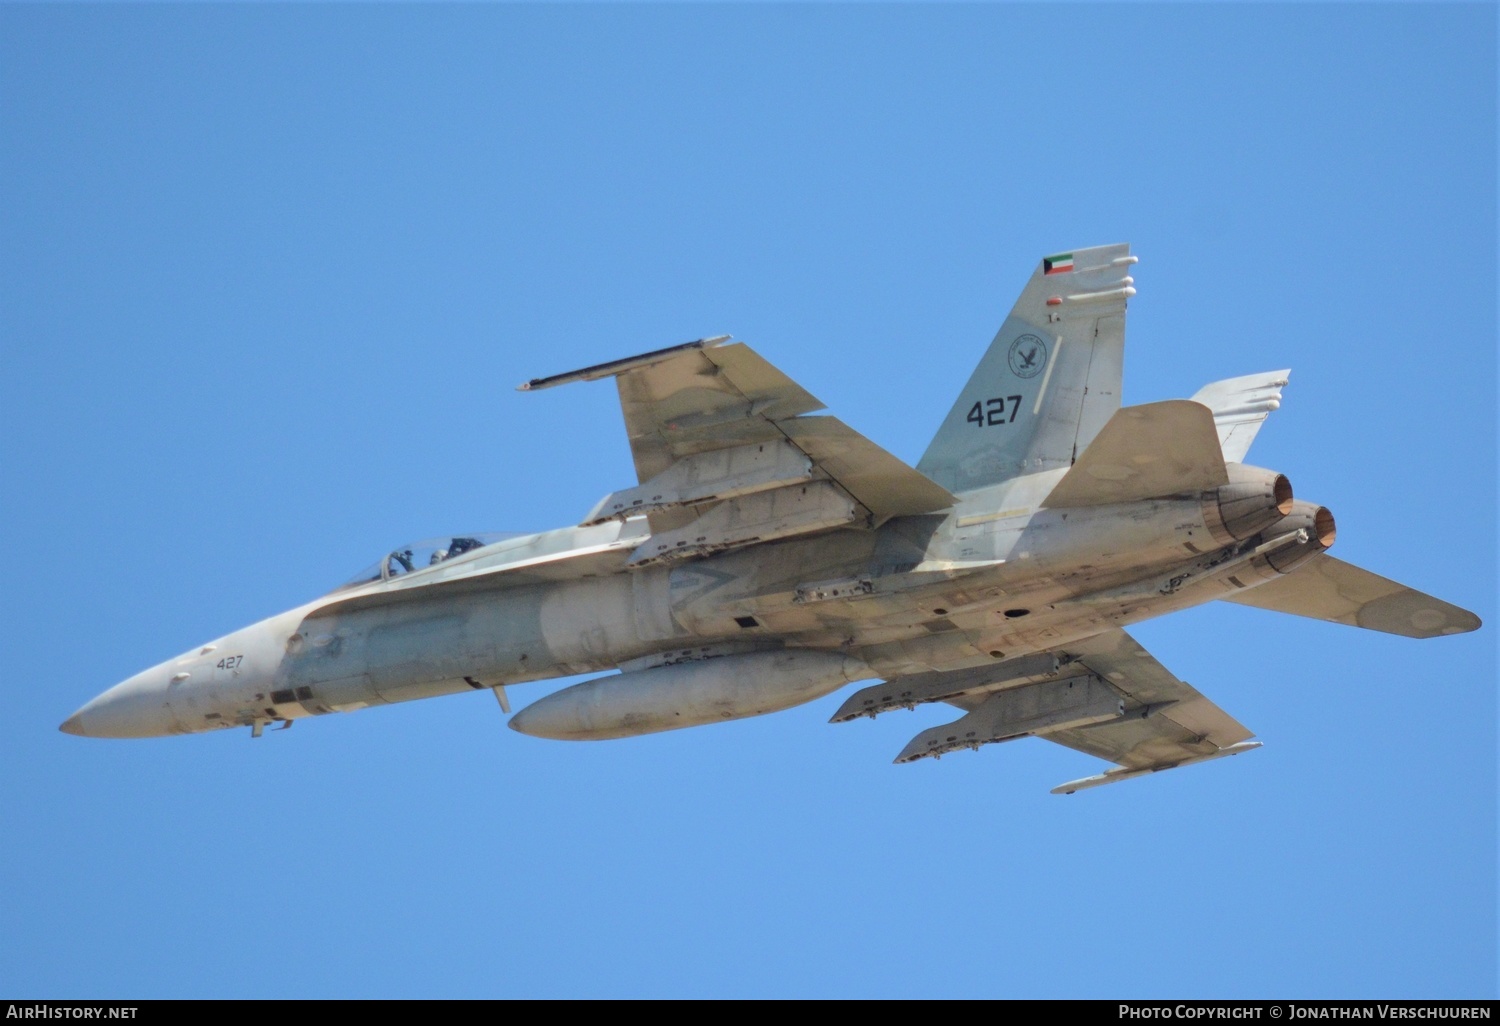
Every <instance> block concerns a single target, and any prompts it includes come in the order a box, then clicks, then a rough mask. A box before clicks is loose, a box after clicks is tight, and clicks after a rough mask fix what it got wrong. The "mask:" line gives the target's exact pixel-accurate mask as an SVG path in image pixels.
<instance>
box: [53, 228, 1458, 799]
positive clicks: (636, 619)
mask: <svg viewBox="0 0 1500 1026" xmlns="http://www.w3.org/2000/svg"><path fill="white" fill-rule="evenodd" d="M1135 262H1136V257H1133V256H1131V255H1130V251H1129V247H1128V246H1126V245H1114V246H1100V247H1097V248H1093V249H1081V250H1075V251H1073V252H1072V253H1065V254H1060V255H1057V256H1052V257H1048V258H1046V259H1045V260H1043V261H1042V262H1041V264H1040V266H1038V267H1037V268H1036V270H1035V272H1034V273H1033V274H1032V276H1031V280H1030V281H1029V282H1028V283H1027V285H1026V288H1025V290H1024V291H1023V292H1022V293H1021V297H1020V299H1019V300H1017V302H1016V305H1015V308H1014V309H1013V310H1012V311H1011V313H1010V316H1009V317H1007V318H1006V320H1005V323H1004V324H1003V325H1002V326H1001V328H1000V332H999V334H997V335H996V336H995V339H994V341H993V342H992V343H991V344H990V347H989V350H988V351H987V352H986V353H985V354H984V358H983V359H982V360H981V361H980V362H979V366H978V368H977V369H976V370H975V371H974V374H973V376H972V377H971V378H970V379H969V382H968V384H967V385H965V386H964V389H963V391H962V392H961V393H960V394H959V397H958V402H957V403H955V404H954V406H953V409H952V410H951V411H949V413H948V416H947V418H946V419H945V420H944V421H943V424H942V427H941V428H940V429H939V430H938V433H937V436H936V437H935V438H934V439H933V441H932V444H931V445H930V446H929V447H928V449H927V452H926V453H925V454H924V455H923V456H922V459H921V461H920V462H919V463H918V464H917V465H916V467H915V468H913V467H910V466H907V465H906V464H905V463H902V462H901V461H900V460H898V459H897V458H896V457H894V456H892V455H891V454H890V453H888V452H886V451H885V450H884V449H882V448H880V447H879V446H878V445H876V444H875V443H873V442H871V441H870V440H869V439H867V438H865V437H864V436H863V435H861V434H859V433H858V432H856V431H854V430H853V429H852V428H850V427H849V426H848V425H847V424H845V423H844V422H843V421H841V420H838V419H836V418H834V417H829V416H814V415H813V414H814V412H815V411H817V410H820V409H822V408H823V404H822V403H820V402H818V400H817V399H814V398H813V397H812V396H811V395H810V394H808V393H807V392H806V391H804V390H803V389H802V388H801V387H800V386H798V385H797V384H796V383H795V382H793V381H792V380H791V379H790V378H788V377H787V376H786V375H784V374H782V373H781V372H780V371H778V370H777V369H776V368H775V367H773V366H771V365H770V364H769V363H767V362H766V361H765V360H764V359H762V358H761V357H760V356H759V355H758V354H757V353H756V352H755V351H754V350H752V349H751V348H750V347H748V346H746V345H744V344H742V343H733V342H731V341H730V340H729V338H728V337H727V336H726V337H720V338H706V339H701V340H699V341H697V342H689V343H687V344H686V345H679V346H674V347H671V348H668V349H661V350H657V351H655V352H650V353H644V354H642V355H640V356H633V357H629V358H627V359H623V360H616V361H614V362H612V363H605V364H600V365H598V366H595V367H588V368H585V369H583V370H578V371H573V372H571V373H567V374H558V375H555V376H553V377H548V378H539V379H536V380H533V381H529V382H527V383H526V384H524V385H522V386H521V389H522V390H534V389H540V388H550V387H552V386H554V385H563V384H567V383H569V382H575V381H593V380H597V379H600V378H613V379H614V380H615V386H616V388H617V389H618V390H619V394H620V404H621V406H622V407H623V409H624V414H625V430H626V432H627V433H628V434H629V436H630V448H631V452H632V454H633V456H634V460H635V470H636V475H637V477H638V478H639V482H640V483H639V484H636V485H634V486H633V487H629V488H625V489H623V490H620V491H616V492H611V493H610V494H609V495H606V496H605V497H604V498H603V499H601V500H600V501H599V503H598V505H596V506H595V507H594V508H593V509H592V510H590V511H589V512H588V514H587V515H586V516H584V517H583V520H582V522H581V523H580V524H579V525H578V526H576V527H565V528H561V529H559V530H555V531H547V532H544V533H542V534H531V535H472V536H459V537H447V538H444V539H442V540H441V541H438V542H434V543H428V544H425V545H409V546H402V547H401V548H399V549H396V550H395V551H393V552H391V553H390V554H388V555H386V556H385V557H384V558H382V559H381V560H380V561H379V562H378V563H376V564H375V565H374V566H372V567H370V568H369V569H368V570H366V571H365V572H364V573H362V574H360V575H358V576H357V577H356V578H355V579H354V580H352V581H350V582H349V583H348V584H346V585H344V586H343V587H342V588H339V589H337V590H335V591H333V592H332V593H330V594H328V595H325V596H324V597H322V598H320V599H318V600H316V601H314V602H310V603H308V604H307V605H304V606H301V607H299V608H297V609H293V610H290V611H289V612H286V613H282V614H281V615H279V616H273V617H271V618H270V619H268V620H263V621H262V622H260V623H257V624H255V625H253V626H250V627H246V628H244V629H243V630H239V631H235V632H234V633H232V634H229V635H226V636H225V637H222V638H219V639H217V640H216V641H213V642H210V643H209V644H206V645H203V646H202V647H200V648H195V649H193V650H192V651H190V652H188V653H186V654H184V655H182V656H179V657H177V658H175V659H170V660H168V661H166V662H164V663H162V664H161V665H159V666H156V667H153V668H152V669H149V670H146V671H145V672H144V673H140V674H137V675H136V676H134V677H131V678H130V679H129V680H126V681H125V682H123V683H121V684H119V685H116V686H115V687H113V688H111V689H110V690H108V691H106V692H104V693H103V694H102V695H99V696H98V697H97V698H95V699H94V700H93V701H91V702H89V703H88V704H87V705H85V706H84V707H83V708H82V709H80V710H78V712H76V713H74V714H73V715H72V716H70V717H69V718H68V719H67V721H66V722H65V723H63V725H62V729H63V730H64V731H67V732H68V733H71V734H81V735H84V736H87V737H154V736H160V735H165V734H183V733H195V732H198V731H206V730H216V729H221V728H225V727H236V726H238V727H248V728H250V731H251V733H252V736H256V737H258V736H260V734H261V732H262V730H263V729H264V728H265V727H266V726H268V725H270V724H272V723H278V722H279V723H281V724H282V725H283V727H290V726H291V725H292V723H293V722H294V721H295V720H298V719H301V718H303V717H306V716H316V715H320V714H323V713H329V712H348V711H351V710H355V709H363V708H365V707H366V706H372V705H385V704H388V703H392V702H404V701H407V700H409V699H414V698H431V697H434V696H436V695H446V694H453V693H455V692H462V691H467V690H469V689H493V691H494V693H495V696H496V698H497V699H498V700H499V703H500V707H501V709H502V710H503V711H505V712H506V713H509V712H510V702H509V697H508V695H507V693H506V688H507V687H510V686H511V685H515V684H521V683H524V682H527V681H534V680H545V679H547V678H554V677H562V676H567V675H570V674H583V673H596V672H599V671H603V670H618V671H619V672H617V673H611V674H608V675H606V676H601V677H595V678H594V679H592V680H588V681H585V682H583V683H581V684H575V685H573V686H571V687H567V688H564V689H562V690H561V691H557V692H555V693H553V694H550V695H548V696H546V697H545V698H542V699H541V700H539V701H537V702H535V703H533V704H532V705H530V706H528V707H527V708H525V709H522V710H521V711H520V712H519V713H517V714H516V715H515V716H513V717H512V718H511V720H510V725H511V727H513V728H514V729H516V730H518V731H520V732H521V733H523V734H530V735H533V736H535V737H543V738H558V739H567V740H594V739H602V738H621V737H630V736H632V735H637V734H647V733H651V732H654V731H661V730H673V729H676V728H679V727H692V726H699V725H702V724H707V723H716V722H718V721H720V720H732V719H737V718H740V717H745V716H758V715H760V714H762V713H769V712H775V711H777V710H781V709H787V708H790V707H792V706H795V705H800V704H802V703H804V702H809V701H812V700H813V699H816V698H820V697H822V696H824V695H826V694H828V693H830V692H832V691H834V690H836V689H838V688H841V687H843V686H844V685H845V684H848V683H850V682H853V681H862V680H870V679H877V678H878V679H879V681H880V683H876V684H874V685H873V686H869V687H865V688H863V689H861V690H858V691H855V692H854V693H853V694H852V695H850V696H849V698H848V700H847V701H846V702H844V704H843V706H842V707H841V708H840V709H839V710H838V712H837V713H835V714H834V717H833V719H834V721H835V722H842V721H846V720H852V719H855V718H857V717H860V716H877V715H879V714H881V713H883V712H887V711H889V710H892V709H896V708H907V709H910V708H914V707H915V706H916V705H917V704H918V703H923V702H947V703H948V704H950V705H953V706H957V707H958V708H959V709H960V710H962V711H963V715H962V716H961V717H959V718H958V719H957V720H955V721H954V722H952V723H949V724H947V725H945V726H939V727H934V728H932V729H930V730H924V731H922V732H921V733H920V734H918V735H917V736H916V737H914V738H912V740H911V742H910V743H909V744H907V746H906V747H905V748H904V749H902V751H901V752H900V754H899V755H897V757H896V761H897V762H910V761H912V760H914V759H921V758H925V757H927V756H933V757H937V756H940V755H943V754H946V753H948V752H952V751H955V750H957V749H961V748H974V749H977V748H978V747H979V746H981V745H984V744H988V743H990V742H993V741H1009V740H1011V739H1013V738H1018V737H1025V736H1028V735H1030V736H1036V737H1041V738H1046V739H1047V740H1048V741H1055V742H1057V743H1058V744H1062V745H1067V746H1068V747H1069V748H1076V749H1078V750H1080V751H1083V752H1088V753H1090V754H1093V755H1096V756H1099V757H1100V758H1103V759H1107V760H1109V761H1110V762H1113V763H1115V764H1116V765H1115V766H1114V767H1113V768H1111V769H1109V770H1108V771H1106V772H1104V773H1101V774H1099V775H1097V776H1092V777H1087V778H1085V779H1082V780H1075V781H1071V782H1069V783H1066V784H1063V785H1061V786H1059V787H1057V788H1056V789H1055V791H1057V792H1060V793H1072V792H1073V791H1076V790H1079V789H1082V788H1086V787H1093V786H1096V785H1098V784H1106V783H1111V782H1114V781H1117V780H1123V779H1125V778H1127V777H1133V776H1137V775H1140V774H1145V773H1152V772H1155V771H1158V770H1163V769H1169V768H1172V767H1175V766H1183V765H1186V764H1188V763H1194V762H1203V761H1205V760H1208V759H1217V758H1219V757H1221V756H1225V755H1236V754H1239V753H1240V752H1244V751H1248V750H1249V749H1252V748H1256V747H1259V743H1258V742H1255V741H1251V740H1249V738H1250V737H1251V736H1252V735H1251V733H1250V731H1248V730H1246V729H1245V728H1244V727H1243V726H1241V725H1240V724H1239V723H1237V722H1236V721H1235V720H1234V719H1233V718H1231V717H1230V716H1229V715H1228V714H1227V713H1225V712H1224V711H1223V710H1222V709H1220V708H1219V707H1218V706H1216V705H1215V704H1214V703H1212V702H1210V701H1209V700H1208V699H1207V698H1205V697H1204V696H1203V695H1201V694H1199V693H1198V692H1197V691H1195V690H1194V689H1193V688H1192V687H1190V686H1188V685H1187V684H1185V683H1183V682H1182V681H1180V680H1178V679H1177V678H1176V677H1175V676H1173V674H1172V673H1171V672H1170V671H1169V670H1167V669H1166V668H1165V667H1164V666H1162V665H1161V664H1160V663H1158V662H1157V661H1156V660H1155V659H1153V658H1152V657H1151V656H1150V655H1149V654H1148V653H1147V652H1146V651H1145V650H1144V649H1143V648H1142V647H1141V646H1140V645H1138V644H1136V642H1135V641H1134V640H1132V639H1131V637H1130V635H1128V634H1126V633H1125V630H1124V627H1125V626H1126V625H1128V624H1132V623H1135V622H1136V621H1139V620H1145V619H1149V618H1151V617H1155V616H1161V615H1162V614H1163V613H1169V612H1172V611H1173V610H1177V609H1183V608H1185V607H1188V606H1195V605H1198V604H1199V603H1203V602H1209V601H1211V600H1214V599H1222V600H1224V601H1226V602H1237V603H1241V604H1243V605H1248V606H1259V607H1260V608H1262V609H1274V610H1280V611H1281V612H1284V613H1293V614H1296V615H1299V616H1307V617H1313V618H1316V619H1320V620H1329V621H1332V622H1334V623H1341V624H1349V625H1353V626H1358V627H1364V628H1368V629H1370V630H1377V631H1386V632H1388V633H1391V634H1402V635H1405V636H1407V637H1412V638H1431V637H1436V636H1438V635H1443V634H1458V633H1462V632H1464V631H1472V630H1474V629H1476V628H1477V627H1478V626H1479V619H1478V617H1476V616H1474V614H1472V613H1470V612H1467V611H1466V610H1463V609H1459V608H1458V607H1456V606H1453V605H1450V604H1449V603H1447V602H1443V601H1441V600H1439V599H1435V598H1432V597H1430V596H1428V595H1424V594H1422V593H1421V592H1418V591H1414V590H1412V589H1411V588H1407V587H1405V586H1403V585H1400V584H1397V583H1395V582H1393V581H1389V580H1386V579H1385V578H1383V577H1378V576H1376V575H1375V574H1372V573H1370V572H1369V571H1367V570H1362V569H1360V568H1358V567H1356V566H1352V565H1350V564H1348V563H1344V562H1341V561H1339V560H1338V559H1335V558H1334V557H1332V556H1330V555H1328V554H1327V550H1328V548H1329V547H1330V546H1331V545H1332V544H1333V541H1334V519H1333V514H1331V513H1330V512H1329V511H1328V510H1327V509H1325V508H1323V507H1322V506H1319V505H1317V504H1316V503H1312V502H1304V501H1302V500H1300V499H1295V498H1293V496H1292V486H1291V483H1290V482H1289V481H1288V480H1287V478H1286V477H1285V476H1284V475H1282V474H1280V473H1278V472H1277V471H1275V470H1265V469H1262V468H1260V467H1255V466H1251V465H1249V464H1247V463H1245V462H1244V459H1245V455H1246V453H1247V452H1248V451H1249V449H1250V443H1251V442H1252V441H1253V440H1254V438H1255V435H1256V433H1257V432H1258V431H1259V430H1260V427H1261V424H1262V423H1263V422H1264V421H1265V419H1266V415H1267V414H1268V413H1269V412H1270V411H1272V410H1275V409H1276V408H1277V407H1278V406H1279V405H1280V399H1281V389H1282V387H1283V386H1284V385H1285V384H1286V383H1287V374H1288V372H1287V371H1285V370H1278V371H1270V372H1267V373H1262V374H1252V375H1249V376H1247V377H1239V378H1231V379H1229V380H1227V381H1219V382H1215V383H1214V384H1211V385H1208V386H1206V387H1205V388H1203V389H1202V390H1201V391H1199V392H1198V394H1197V395H1195V396H1193V397H1192V398H1191V399H1178V400H1170V401H1167V402H1156V403H1148V404H1146V405H1143V406H1127V407H1121V405H1120V378H1121V366H1122V363H1123V357H1124V343H1125V307H1126V301H1127V300H1128V299H1129V298H1130V297H1131V296H1133V295H1134V294H1135V288H1134V279H1133V278H1132V277H1131V276H1130V272H1131V269H1132V266H1133V265H1134V264H1135Z"/></svg>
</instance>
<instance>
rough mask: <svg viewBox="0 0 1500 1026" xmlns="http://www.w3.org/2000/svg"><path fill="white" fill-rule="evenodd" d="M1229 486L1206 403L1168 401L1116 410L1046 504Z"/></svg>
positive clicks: (1094, 501) (1066, 504) (1132, 498)
mask: <svg viewBox="0 0 1500 1026" xmlns="http://www.w3.org/2000/svg"><path fill="white" fill-rule="evenodd" d="M1228 483H1229V474H1228V472H1227V471H1226V470H1225V469H1224V456H1223V454H1222V452H1221V450H1220V448H1219V434H1218V431H1217V430H1216V429H1215V427H1214V418H1213V414H1211V413H1210V412H1209V410H1208V407H1206V406H1204V405H1203V404H1201V403H1196V402H1193V401H1191V400H1188V399H1169V400H1167V401H1166V402H1160V403H1148V404H1146V405H1144V406H1127V407H1124V408H1123V409H1121V410H1119V411H1117V412H1116V413H1115V415H1114V416H1113V417H1111V418H1110V419H1109V422H1108V423H1106V424H1105V425H1104V428H1103V430H1101V431H1100V432H1099V434H1098V437H1096V438H1095V439H1094V440H1093V442H1092V443H1090V445H1089V447H1088V448H1087V449H1085V450H1084V451H1083V454H1082V455H1081V456H1079V457H1078V460H1077V462H1075V463H1074V464H1073V466H1072V469H1070V470H1069V471H1068V472H1067V473H1066V474H1065V475H1063V479H1062V480H1061V481H1060V482H1058V485H1057V487H1056V488H1054V489H1052V492H1051V494H1049V495H1048V496H1047V498H1046V499H1045V500H1044V501H1043V502H1042V505H1043V506H1048V507H1051V508H1053V509H1057V508H1059V507H1063V508H1066V507H1069V506H1102V505H1104V504H1105V503H1111V502H1135V501H1138V500H1141V499H1155V498H1160V497H1161V496H1165V495H1181V494H1184V493H1188V492H1204V491H1209V490H1210V489H1213V488H1218V487H1219V486H1220V485H1224V484H1228Z"/></svg>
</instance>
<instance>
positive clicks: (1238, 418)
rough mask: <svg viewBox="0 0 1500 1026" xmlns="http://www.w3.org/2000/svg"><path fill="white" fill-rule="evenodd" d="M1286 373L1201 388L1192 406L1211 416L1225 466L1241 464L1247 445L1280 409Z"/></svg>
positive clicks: (1227, 381)
mask: <svg viewBox="0 0 1500 1026" xmlns="http://www.w3.org/2000/svg"><path fill="white" fill-rule="evenodd" d="M1291 373H1292V372H1291V371H1289V370H1277V371H1263V372H1262V373H1260V374H1247V375H1245V376H1244V377H1242V378H1228V379H1226V380H1224V381H1215V382H1214V383H1213V384H1211V385H1204V386H1203V387H1202V388H1200V389H1199V390H1198V394H1197V395H1195V396H1193V402H1195V403H1202V404H1203V405H1204V406H1207V407H1208V408H1209V410H1211V411H1212V412H1213V415H1214V427H1215V428H1216V429H1217V430H1218V432H1219V445H1220V446H1221V447H1222V448H1223V450H1224V461H1225V462H1226V463H1242V462H1244V459H1245V454H1246V453H1248V452H1249V451H1250V443H1251V442H1253V441H1255V435H1256V433H1257V432H1259V431H1260V426H1261V425H1262V424H1264V423H1265V422H1266V417H1267V416H1268V415H1269V414H1270V413H1271V411H1272V410H1277V409H1280V408H1281V390H1282V388H1283V387H1285V385H1286V383H1287V378H1288V377H1289V376H1290V375H1291Z"/></svg>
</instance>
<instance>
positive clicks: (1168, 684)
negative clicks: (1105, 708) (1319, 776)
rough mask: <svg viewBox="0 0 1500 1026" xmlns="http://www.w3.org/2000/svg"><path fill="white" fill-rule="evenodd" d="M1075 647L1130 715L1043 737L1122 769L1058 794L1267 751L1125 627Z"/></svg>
mask: <svg viewBox="0 0 1500 1026" xmlns="http://www.w3.org/2000/svg"><path fill="white" fill-rule="evenodd" d="M1068 647H1069V650H1070V652H1071V653H1073V654H1076V655H1077V656H1078V659H1079V661H1080V662H1081V663H1083V665H1085V666H1087V667H1088V668H1089V669H1090V670H1093V671H1094V672H1095V673H1097V674H1099V675H1100V676H1101V677H1104V678H1105V679H1106V680H1108V681H1109V682H1110V683H1111V684H1113V685H1114V686H1115V687H1116V688H1118V689H1119V690H1120V691H1121V692H1123V693H1124V694H1125V696H1126V712H1125V715H1124V716H1123V717H1122V718H1121V719H1119V720H1117V721H1113V722H1109V723H1101V724H1098V725H1096V726H1091V727H1080V728H1077V729H1071V730H1060V731H1057V732H1055V733H1051V734H1044V735H1042V736H1043V737H1045V738H1046V739H1047V740H1048V741H1056V742H1057V743H1058V744H1060V745H1066V746H1067V747H1068V748H1076V749H1077V750H1078V751H1080V752H1087V753H1088V754H1090V755H1097V756H1098V757H1099V758H1101V759H1108V760H1109V761H1110V762H1113V763H1116V764H1117V768H1116V769H1112V770H1108V771H1106V772H1104V773H1101V774H1099V775H1097V776H1093V777H1084V778H1083V779H1081V780H1071V781H1069V782H1068V783H1066V784H1060V785H1058V786H1057V787H1055V788H1053V789H1052V793H1053V794H1072V793H1073V792H1074V791H1081V790H1083V789H1084V788H1088V787H1098V786H1099V785H1100V784H1112V783H1114V782H1115V781H1117V780H1125V779H1127V778H1129V777H1134V776H1140V775H1142V774H1145V773H1155V772H1158V771H1159V770H1164V769H1172V768H1173V767H1176V766H1185V765H1188V764H1189V763H1194V762H1204V761H1207V760H1209V759H1218V758H1221V757H1223V756H1226V755H1238V754H1240V753H1241V752H1246V751H1249V750H1251V749H1252V748H1259V747H1260V743H1259V742H1254V741H1250V740H1249V738H1251V737H1253V736H1254V735H1253V734H1252V733H1251V732H1250V731H1249V730H1247V729H1246V728H1245V727H1244V726H1243V725H1242V724H1240V723H1239V722H1238V721H1237V720H1235V718H1234V717H1232V716H1230V715H1229V714H1228V713H1226V712H1225V711H1224V710H1223V709H1220V708H1219V707H1218V706H1217V705H1215V704H1214V703H1213V702H1211V701H1209V700H1208V699H1207V698H1205V697H1203V695H1202V694H1200V693H1199V692H1198V691H1197V690H1196V689H1195V688H1193V687H1192V685H1190V684H1188V683H1186V682H1185V681H1182V680H1179V679H1178V678H1177V676H1176V675H1175V674H1174V673H1172V671H1171V670H1169V669H1167V668H1166V667H1165V666H1163V665H1162V664H1161V663H1159V662H1157V660H1156V659H1155V658H1154V657H1153V656H1152V655H1151V653H1150V652H1147V651H1146V650H1145V649H1144V648H1142V647H1141V645H1140V644H1139V643H1138V642H1137V641H1136V640H1135V639H1134V638H1132V637H1131V636H1130V635H1129V634H1126V633H1125V632H1124V631H1123V630H1118V629H1116V630H1111V631H1105V632H1104V633H1103V634H1097V635H1095V636H1094V637H1092V638H1088V639H1086V640H1084V641H1081V642H1075V643H1074V644H1072V645H1070V646H1068Z"/></svg>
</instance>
